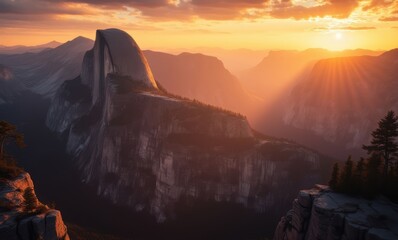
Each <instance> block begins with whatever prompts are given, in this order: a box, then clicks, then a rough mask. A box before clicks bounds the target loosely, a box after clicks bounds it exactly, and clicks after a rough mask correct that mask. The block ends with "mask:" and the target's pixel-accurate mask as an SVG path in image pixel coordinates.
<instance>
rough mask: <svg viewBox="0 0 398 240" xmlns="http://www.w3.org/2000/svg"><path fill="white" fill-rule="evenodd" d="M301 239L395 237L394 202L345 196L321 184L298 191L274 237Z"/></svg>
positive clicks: (397, 216)
mask: <svg viewBox="0 0 398 240" xmlns="http://www.w3.org/2000/svg"><path fill="white" fill-rule="evenodd" d="M304 239H306V240H315V239H342V240H345V239H347V240H348V239H350V240H352V239H358V240H365V239H366V240H395V239H398V205H397V204H394V203H392V202H390V201H389V200H387V199H386V198H379V199H375V200H366V199H363V198H358V197H352V196H347V195H345V194H341V193H336V192H333V191H331V190H330V189H329V188H328V187H327V186H323V185H316V186H315V188H312V189H309V190H301V191H300V192H299V194H298V196H297V198H296V199H294V201H293V208H292V209H291V210H290V211H289V212H288V213H287V214H286V215H285V216H284V217H282V219H281V221H280V222H279V224H278V226H277V228H276V230H275V235H274V240H304Z"/></svg>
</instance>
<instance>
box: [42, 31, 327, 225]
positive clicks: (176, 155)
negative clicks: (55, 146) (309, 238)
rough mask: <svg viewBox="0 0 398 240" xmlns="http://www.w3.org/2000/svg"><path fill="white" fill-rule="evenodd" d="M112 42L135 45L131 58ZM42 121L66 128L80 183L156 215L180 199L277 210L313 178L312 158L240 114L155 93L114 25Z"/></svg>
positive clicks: (315, 163)
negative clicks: (262, 133)
mask: <svg viewBox="0 0 398 240" xmlns="http://www.w3.org/2000/svg"><path fill="white" fill-rule="evenodd" d="M115 41H116V42H117V43H118V44H119V46H117V48H116V50H115V52H114V50H113V49H114V47H115V46H114V44H115ZM124 45H126V46H124ZM119 48H122V49H130V50H126V52H127V53H129V54H130V53H133V52H134V51H135V55H133V56H130V55H129V56H130V57H131V58H132V59H133V60H130V58H129V57H127V56H125V55H123V54H121V52H119V50H120V49H119ZM137 59H141V62H139V63H136V62H135V61H137ZM133 63H134V64H133ZM124 64H125V65H124ZM47 126H49V127H50V129H52V130H53V131H55V132H58V133H59V134H64V133H66V135H67V151H68V152H69V153H70V154H71V155H73V156H74V157H75V159H76V161H77V165H78V166H79V168H80V170H81V173H82V174H81V176H82V181H84V182H90V183H92V184H95V185H96V186H97V192H98V195H100V196H103V197H106V198H108V199H110V200H112V201H113V202H114V203H115V204H121V205H125V206H130V207H131V208H133V209H136V210H137V211H141V210H146V211H149V212H151V213H152V214H154V215H156V217H157V218H158V219H159V220H164V219H165V218H167V217H169V216H170V215H171V216H172V215H173V209H174V208H175V206H176V204H177V202H178V201H179V200H180V199H181V198H183V197H189V198H193V199H205V200H215V201H230V202H235V203H242V204H243V205H244V206H246V207H249V208H252V209H256V210H258V211H260V212H265V211H268V212H271V211H277V210H275V209H277V208H276V207H277V206H285V205H286V204H288V199H289V196H290V195H291V193H292V192H295V191H296V190H295V189H298V188H299V187H300V186H303V185H306V184H312V182H314V181H317V180H318V179H320V171H319V170H320V164H321V163H322V162H321V159H320V156H319V155H318V154H316V153H314V152H312V151H310V150H308V149H306V148H304V147H301V146H299V145H296V144H293V143H289V142H285V141H282V140H275V139H271V138H265V137H261V136H257V135H256V134H254V133H253V132H252V130H251V128H250V126H249V125H248V123H247V121H246V119H245V118H244V117H243V116H240V115H238V114H235V113H231V112H227V111H222V110H220V109H217V108H215V107H211V106H206V105H204V104H201V103H198V102H192V101H187V100H184V99H181V98H176V97H171V96H169V95H167V94H165V93H163V92H161V91H160V90H159V89H158V88H157V87H156V82H154V81H153V78H152V77H151V73H150V70H149V66H148V65H147V63H146V60H145V58H144V57H143V56H142V53H141V51H139V48H138V47H137V46H136V45H135V44H134V41H133V40H132V39H131V37H130V36H128V35H127V33H125V32H123V31H120V30H116V29H112V30H104V31H98V32H97V39H96V43H95V46H94V48H93V50H91V51H89V52H87V53H86V55H85V58H84V62H83V67H82V74H81V76H80V77H78V78H76V79H74V80H71V81H66V82H65V83H64V85H63V86H62V87H61V88H60V90H59V91H58V93H57V95H56V97H55V98H54V101H53V102H52V105H51V107H50V110H49V113H48V115H47ZM292 169H294V171H292ZM282 208H283V207H282Z"/></svg>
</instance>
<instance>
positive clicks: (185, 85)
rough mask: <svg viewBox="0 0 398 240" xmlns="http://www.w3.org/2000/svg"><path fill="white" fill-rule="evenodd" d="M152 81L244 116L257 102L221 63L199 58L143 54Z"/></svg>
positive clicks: (176, 92)
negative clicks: (149, 69) (151, 75)
mask: <svg viewBox="0 0 398 240" xmlns="http://www.w3.org/2000/svg"><path fill="white" fill-rule="evenodd" d="M144 55H145V56H146V58H147V59H148V62H149V65H150V66H151V69H152V71H153V74H154V77H155V79H156V80H157V81H159V82H160V83H161V85H162V86H163V87H164V88H165V89H166V90H167V91H168V92H170V93H172V94H176V95H179V96H183V97H187V98H189V99H196V100H199V101H201V102H204V103H207V104H211V105H214V106H218V107H222V108H225V109H229V110H233V111H237V112H241V113H244V114H247V113H248V112H249V111H250V110H251V108H253V105H255V104H258V103H259V101H258V100H257V99H255V98H254V97H253V96H250V95H249V94H248V93H247V92H246V91H245V90H244V89H243V88H242V86H241V84H240V82H239V80H238V79H237V78H236V77H235V76H233V75H232V74H231V73H230V72H229V71H228V70H227V69H225V67H224V65H223V63H222V62H221V61H220V60H219V59H217V58H215V57H211V56H206V55H203V54H192V53H181V54H179V55H172V54H167V53H161V52H154V51H144Z"/></svg>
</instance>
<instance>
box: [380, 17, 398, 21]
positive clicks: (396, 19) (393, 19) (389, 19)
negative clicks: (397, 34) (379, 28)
mask: <svg viewBox="0 0 398 240" xmlns="http://www.w3.org/2000/svg"><path fill="white" fill-rule="evenodd" d="M379 20H380V21H384V22H393V21H398V16H389V17H382V18H380V19H379Z"/></svg>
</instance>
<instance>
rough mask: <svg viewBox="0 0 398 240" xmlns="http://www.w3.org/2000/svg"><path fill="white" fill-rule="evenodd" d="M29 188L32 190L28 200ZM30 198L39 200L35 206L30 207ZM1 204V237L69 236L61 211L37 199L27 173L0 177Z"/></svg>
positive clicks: (62, 238)
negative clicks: (28, 207) (6, 177)
mask: <svg viewBox="0 0 398 240" xmlns="http://www.w3.org/2000/svg"><path fill="white" fill-rule="evenodd" d="M28 189H30V190H32V191H33V192H32V193H33V195H31V196H30V199H29V200H27V199H26V198H27V194H26V191H29V190H28ZM28 201H30V202H36V206H35V207H34V208H33V209H29V210H27V209H26V206H27V202H28ZM0 204H1V206H0V239H7V240H25V239H44V240H57V239H59V240H67V239H69V236H68V234H67V229H66V226H65V224H64V223H63V221H62V216H61V213H60V212H59V211H57V210H55V209H50V208H49V207H48V206H46V205H43V204H41V203H40V202H39V201H38V199H37V197H36V195H35V194H34V186H33V182H32V179H31V178H30V176H29V174H28V173H22V174H20V175H19V176H18V177H16V178H14V179H11V180H6V179H1V180H0Z"/></svg>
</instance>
